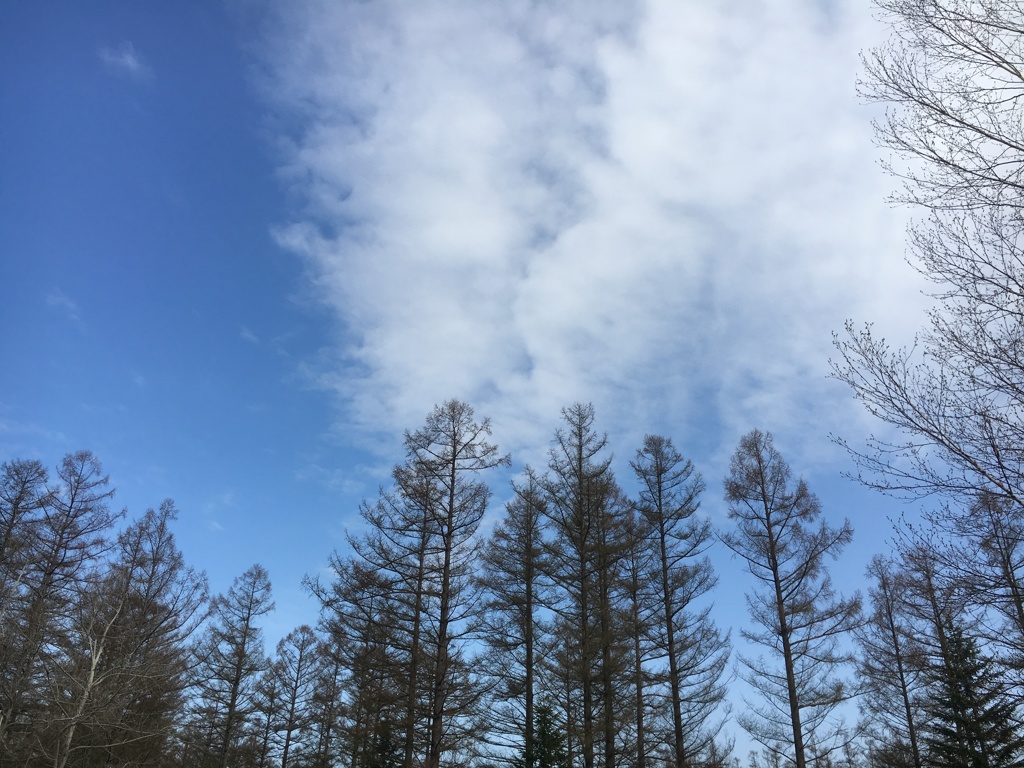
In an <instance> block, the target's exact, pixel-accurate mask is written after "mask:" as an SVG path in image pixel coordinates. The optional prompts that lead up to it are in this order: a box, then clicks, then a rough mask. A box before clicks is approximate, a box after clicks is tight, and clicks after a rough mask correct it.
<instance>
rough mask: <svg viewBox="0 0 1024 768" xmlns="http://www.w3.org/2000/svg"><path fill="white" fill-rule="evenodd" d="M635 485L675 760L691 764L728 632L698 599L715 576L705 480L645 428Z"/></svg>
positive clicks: (702, 741) (718, 688)
mask: <svg viewBox="0 0 1024 768" xmlns="http://www.w3.org/2000/svg"><path fill="white" fill-rule="evenodd" d="M630 464H631V466H632V468H633V472H634V473H635V475H636V477H637V480H638V481H639V486H640V491H639V496H638V498H637V501H636V502H635V506H636V509H637V510H638V511H639V513H640V515H641V516H642V517H643V519H644V520H645V522H646V524H647V525H646V529H645V531H646V533H645V538H646V540H647V541H646V549H647V550H648V551H649V552H650V554H651V560H650V563H651V565H650V570H649V578H648V579H645V580H646V581H649V582H650V583H652V584H654V585H656V595H655V598H656V605H657V608H656V610H655V613H656V620H652V626H651V629H650V631H651V634H652V636H653V638H654V644H655V647H656V648H657V650H658V652H659V655H660V656H661V658H663V659H665V660H666V662H667V664H668V670H667V680H668V691H669V693H668V698H669V701H668V703H669V709H670V711H671V717H672V739H671V746H672V753H673V756H674V761H675V765H676V766H678V767H679V768H684V767H685V766H689V765H694V764H696V763H697V762H698V761H699V759H700V758H701V757H702V753H705V752H706V751H707V749H708V748H709V746H710V744H711V743H712V741H713V739H714V736H715V734H716V733H717V731H718V728H716V727H714V725H712V724H711V722H710V720H711V718H712V715H713V714H714V712H715V709H716V707H717V705H718V704H719V703H721V701H722V699H723V698H724V696H725V687H724V685H723V683H722V677H723V674H724V672H725V667H726V664H727V662H728V657H729V641H728V637H727V636H725V635H723V634H722V633H721V632H720V631H719V630H718V628H717V626H715V624H714V622H713V621H712V619H711V618H710V606H709V605H707V606H698V605H697V601H699V600H700V598H701V597H703V596H704V595H706V594H707V593H709V592H710V591H711V589H712V588H713V587H714V585H715V582H716V578H715V575H714V571H713V569H712V566H711V562H710V560H709V559H708V558H707V557H706V555H705V551H706V549H707V547H708V546H709V545H710V543H711V539H712V531H711V524H710V522H709V521H708V520H706V519H699V518H697V517H695V515H696V513H697V510H698V508H699V506H700V495H701V494H702V493H703V491H704V481H703V479H702V478H701V476H700V475H699V474H698V473H697V472H696V471H695V470H694V467H693V464H692V462H690V461H687V460H684V459H683V457H682V455H681V454H680V453H679V451H678V450H676V448H675V446H674V445H673V444H672V441H671V440H670V439H668V438H665V437H662V436H660V435H647V436H646V437H645V438H644V443H643V447H642V448H640V449H638V450H637V453H636V457H635V458H634V459H633V461H632V462H631V463H630Z"/></svg>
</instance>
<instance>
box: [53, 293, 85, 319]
mask: <svg viewBox="0 0 1024 768" xmlns="http://www.w3.org/2000/svg"><path fill="white" fill-rule="evenodd" d="M46 306H48V307H51V308H53V309H56V310H58V311H60V312H63V313H64V314H65V315H66V316H67V318H68V319H69V320H73V321H74V322H76V323H77V322H80V321H81V317H80V316H79V313H78V304H77V303H75V302H74V301H73V300H72V299H71V298H70V297H69V296H68V295H67V294H66V293H64V291H62V290H61V289H60V288H54V289H52V290H51V291H50V292H49V293H48V294H46Z"/></svg>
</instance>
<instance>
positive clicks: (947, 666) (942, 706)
mask: <svg viewBox="0 0 1024 768" xmlns="http://www.w3.org/2000/svg"><path fill="white" fill-rule="evenodd" d="M946 637H947V640H948V643H949V656H948V658H947V659H946V660H945V663H944V664H940V665H936V666H935V667H933V669H932V670H931V671H930V677H931V682H932V691H931V696H930V697H929V699H928V701H927V702H926V704H925V711H926V712H927V714H928V715H929V716H930V719H929V721H928V723H927V724H926V725H925V728H924V733H925V737H924V743H925V746H926V749H927V756H926V759H925V764H926V765H928V766H935V767H936V768H1015V767H1016V766H1022V765H1024V733H1022V731H1021V724H1020V722H1019V721H1018V719H1017V713H1016V707H1015V706H1014V704H1013V702H1012V701H1011V700H1010V699H1009V697H1007V696H1006V695H1005V693H1003V691H1002V690H1001V687H1000V685H999V680H998V674H997V672H996V670H995V669H994V667H993V664H992V661H991V660H990V659H987V658H985V657H984V656H983V655H982V653H981V650H980V649H979V648H978V644H977V642H976V641H975V640H974V638H972V637H970V636H968V635H965V634H964V631H963V629H962V628H961V627H960V626H958V625H952V626H950V627H948V628H947V631H946Z"/></svg>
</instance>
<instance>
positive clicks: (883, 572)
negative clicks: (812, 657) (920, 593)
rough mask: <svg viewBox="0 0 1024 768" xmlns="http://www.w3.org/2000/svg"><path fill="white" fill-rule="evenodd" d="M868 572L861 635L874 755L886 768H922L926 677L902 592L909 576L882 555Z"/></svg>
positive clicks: (864, 703)
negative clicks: (916, 652) (868, 604)
mask: <svg viewBox="0 0 1024 768" xmlns="http://www.w3.org/2000/svg"><path fill="white" fill-rule="evenodd" d="M868 577H869V578H870V579H871V581H872V586H871V587H869V589H868V597H869V600H870V606H869V612H868V614H867V616H866V617H865V622H864V624H863V625H862V626H860V627H859V628H858V629H857V630H856V633H855V634H856V637H857V644H858V646H859V649H860V654H859V658H858V661H857V671H858V674H859V676H860V679H861V689H862V694H861V699H860V707H861V712H862V713H863V716H864V720H865V726H866V728H865V731H866V733H867V734H868V738H869V741H870V744H869V758H870V760H871V763H872V765H876V766H886V768H922V754H921V738H920V728H921V722H922V720H923V714H922V712H921V695H922V688H923V681H922V676H921V672H920V669H919V665H918V664H917V663H916V660H915V655H916V654H915V643H914V637H913V631H912V628H911V625H910V623H909V621H908V617H907V615H906V606H905V603H904V602H903V597H902V593H903V590H904V586H905V584H904V578H903V575H902V574H901V573H900V572H899V571H898V570H897V568H896V565H895V564H894V563H893V562H891V561H890V560H887V559H886V558H883V557H880V556H876V557H874V558H872V560H871V564H870V565H869V566H868Z"/></svg>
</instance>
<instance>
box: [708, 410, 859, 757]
mask: <svg viewBox="0 0 1024 768" xmlns="http://www.w3.org/2000/svg"><path fill="white" fill-rule="evenodd" d="M725 498H726V500H727V501H728V502H729V518H730V519H731V520H733V521H735V522H736V530H735V531H730V532H728V533H724V534H722V536H721V539H722V541H723V543H724V544H725V545H726V546H727V547H728V548H729V549H730V550H732V551H733V553H735V554H736V555H739V556H740V557H741V558H743V560H745V561H746V564H747V568H748V570H749V571H750V573H751V574H752V575H753V576H754V577H755V578H756V579H757V580H758V581H759V582H760V584H761V588H760V589H758V590H756V591H754V592H751V593H748V595H747V605H748V606H749V609H750V615H751V618H752V619H753V620H754V622H755V623H756V624H757V625H759V626H760V627H761V629H760V631H746V630H744V631H743V632H742V635H743V637H744V638H746V639H747V640H749V641H751V642H754V643H756V644H758V645H760V646H762V647H763V648H765V649H766V650H767V651H768V652H769V653H770V654H771V659H770V660H766V659H764V658H763V657H758V658H749V657H741V661H742V663H743V664H744V666H745V667H746V670H747V672H746V675H745V679H746V680H747V681H748V682H749V683H750V684H751V685H752V686H753V687H754V688H755V689H757V690H758V691H759V692H760V693H761V694H762V695H763V696H764V697H765V699H766V701H767V703H766V704H765V705H762V706H755V705H751V710H750V713H749V714H747V715H744V716H742V717H741V718H740V724H741V725H742V726H743V727H744V729H746V730H747V731H748V732H749V733H750V735H751V736H752V737H753V738H755V739H756V740H757V741H759V742H760V743H761V744H762V745H764V747H765V748H766V749H768V750H769V751H770V752H771V753H773V754H775V755H777V756H778V757H779V758H781V759H782V760H783V761H785V762H786V763H792V764H794V765H796V767H797V768H805V766H806V765H807V764H808V763H809V762H817V761H818V760H822V759H826V758H827V756H828V755H829V754H830V753H833V752H836V751H837V750H841V749H842V748H843V747H844V746H845V745H846V744H847V743H848V741H849V736H848V734H847V733H846V731H845V729H844V727H843V724H842V721H841V719H835V718H834V715H835V710H836V707H837V706H838V705H839V704H840V703H841V702H842V701H844V700H845V699H846V698H848V696H849V695H850V691H849V690H848V687H847V685H846V683H845V682H844V681H843V680H842V679H841V678H840V677H838V676H837V674H836V673H837V671H838V670H839V669H840V668H841V667H842V666H843V665H844V664H846V663H848V662H850V661H851V660H852V659H851V657H850V655H849V653H848V652H846V651H845V650H844V649H842V648H841V647H840V642H839V641H840V639H841V638H842V636H843V635H844V634H845V633H847V632H849V631H850V630H852V629H853V628H854V627H855V626H856V624H857V622H858V620H859V614H860V598H859V596H854V597H852V598H848V599H843V598H841V597H839V596H837V595H836V594H835V592H834V590H833V588H832V582H831V579H830V578H829V574H828V570H827V568H826V567H825V558H826V557H833V558H834V557H836V556H837V555H838V554H839V553H840V552H842V550H843V548H844V547H845V546H846V545H847V544H848V543H849V542H850V541H851V540H852V538H853V529H852V528H851V527H850V523H849V521H844V523H843V525H842V526H841V527H840V528H831V527H829V526H828V525H827V524H826V523H825V521H824V520H822V519H821V505H820V504H819V502H818V499H817V497H815V496H814V494H812V493H811V492H810V490H808V488H807V485H806V484H805V483H804V482H803V480H800V481H798V482H796V483H795V484H794V483H793V482H792V477H791V472H790V469H789V465H788V464H787V463H786V462H785V460H784V459H783V458H782V456H781V454H779V452H778V451H777V450H776V448H775V445H774V442H773V441H772V437H771V435H770V434H766V433H763V432H760V431H759V430H756V429H755V430H754V431H752V432H750V433H748V434H747V435H745V436H744V437H743V438H742V439H741V440H740V444H739V447H738V448H737V449H736V453H735V454H734V455H733V458H732V462H731V464H730V471H729V476H728V477H727V478H726V481H725ZM778 664H781V666H782V670H781V671H779V670H778V668H777V665H778Z"/></svg>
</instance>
